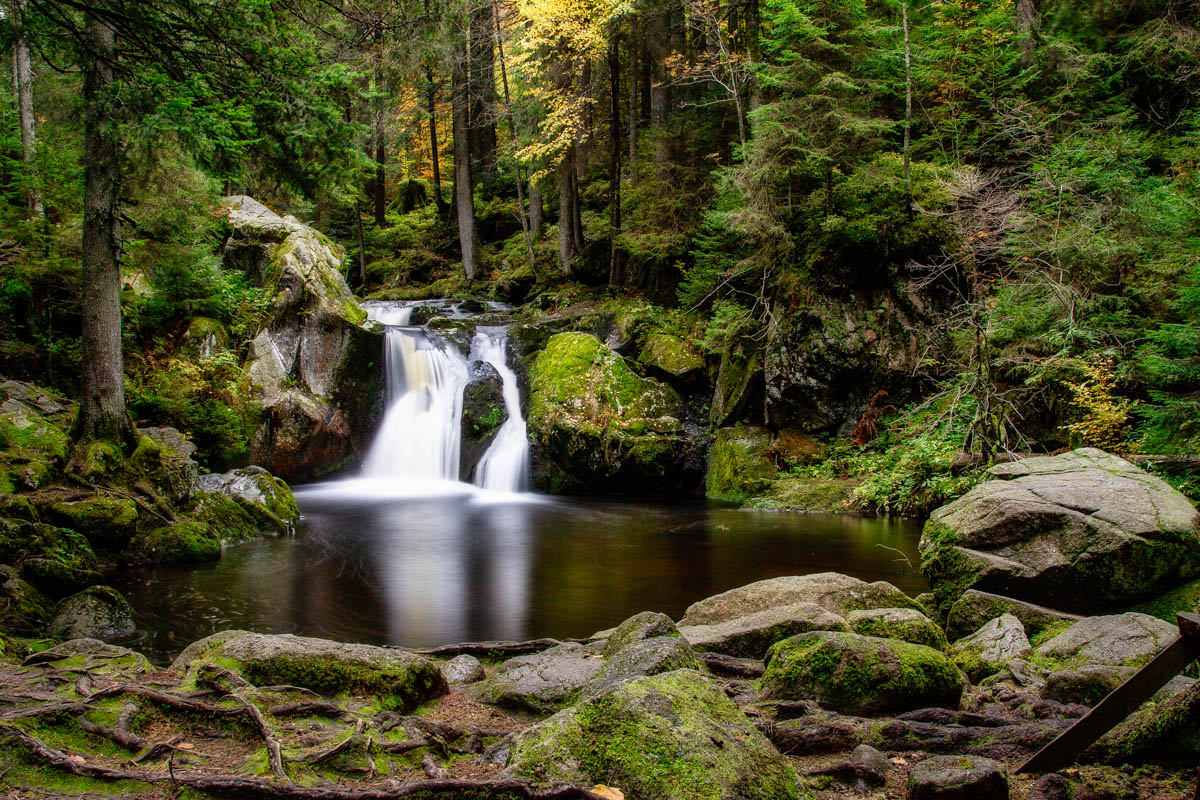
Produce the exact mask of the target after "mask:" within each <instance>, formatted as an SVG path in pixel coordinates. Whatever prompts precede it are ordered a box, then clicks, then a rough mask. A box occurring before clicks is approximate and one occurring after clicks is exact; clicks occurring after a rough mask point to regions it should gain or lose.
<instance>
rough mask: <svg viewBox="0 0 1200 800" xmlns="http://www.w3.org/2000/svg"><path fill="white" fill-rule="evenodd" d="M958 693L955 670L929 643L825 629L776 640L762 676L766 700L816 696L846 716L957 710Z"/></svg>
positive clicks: (824, 704) (809, 698) (821, 702)
mask: <svg viewBox="0 0 1200 800" xmlns="http://www.w3.org/2000/svg"><path fill="white" fill-rule="evenodd" d="M962 691H963V683H962V677H961V675H960V674H959V671H958V669H957V668H955V666H954V664H953V663H952V662H951V661H950V659H949V658H948V657H947V656H946V655H945V654H943V653H941V652H939V651H937V650H934V649H933V648H932V647H925V646H924V645H919V644H910V643H908V642H900V641H896V640H894V639H877V638H875V637H871V636H859V635H858V634H854V633H836V632H827V631H818V632H813V633H805V634H801V635H799V636H793V637H792V638H790V639H784V640H783V641H782V642H779V643H778V644H776V645H775V646H774V647H772V648H771V650H770V652H769V653H767V660H766V671H765V672H764V673H763V677H762V694H763V696H764V697H765V698H769V699H779V700H816V701H817V702H818V703H820V704H821V705H822V706H823V707H825V708H829V709H832V710H834V711H838V712H841V713H849V714H880V713H885V712H900V711H908V710H911V709H914V708H924V707H927V706H948V707H953V708H957V707H958V701H959V698H960V697H961V696H962Z"/></svg>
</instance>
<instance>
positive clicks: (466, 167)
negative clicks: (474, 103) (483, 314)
mask: <svg viewBox="0 0 1200 800" xmlns="http://www.w3.org/2000/svg"><path fill="white" fill-rule="evenodd" d="M465 55H466V54H465V53H462V54H460V57H459V58H456V59H455V63H454V67H453V68H452V75H451V84H452V85H451V98H452V101H451V104H450V105H451V116H452V118H453V123H454V125H453V127H454V205H455V209H456V212H457V216H458V241H459V244H460V245H461V246H462V262H463V271H464V272H465V273H466V275H467V280H468V281H472V280H475V267H476V264H477V262H478V260H479V259H478V256H479V251H478V243H477V242H476V239H475V197H474V189H475V187H474V181H473V177H472V172H471V145H470V138H469V137H470V127H469V124H468V115H469V114H470V108H469V101H468V98H467V94H468V87H467V74H466V58H465Z"/></svg>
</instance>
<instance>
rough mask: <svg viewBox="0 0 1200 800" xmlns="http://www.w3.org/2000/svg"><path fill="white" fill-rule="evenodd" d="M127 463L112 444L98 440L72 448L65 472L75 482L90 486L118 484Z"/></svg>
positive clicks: (117, 448) (122, 479)
mask: <svg viewBox="0 0 1200 800" xmlns="http://www.w3.org/2000/svg"><path fill="white" fill-rule="evenodd" d="M127 466H128V462H127V461H126V460H125V456H124V455H123V454H122V453H121V448H120V447H118V446H117V445H116V444H115V443H114V442H108V441H104V440H103V439H98V440H96V441H92V442H82V443H80V444H77V445H76V446H75V447H74V448H72V450H71V453H70V458H69V460H68V461H67V466H66V471H67V473H68V474H69V475H70V476H71V477H72V478H75V479H76V480H79V481H81V482H83V483H92V484H119V483H123V482H124V479H125V477H126V476H125V469H126V467H127Z"/></svg>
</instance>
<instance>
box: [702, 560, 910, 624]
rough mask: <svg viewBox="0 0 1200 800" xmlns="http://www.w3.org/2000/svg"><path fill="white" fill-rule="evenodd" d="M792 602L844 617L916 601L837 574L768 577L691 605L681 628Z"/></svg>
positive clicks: (878, 585)
mask: <svg viewBox="0 0 1200 800" xmlns="http://www.w3.org/2000/svg"><path fill="white" fill-rule="evenodd" d="M796 603H814V604H816V605H818V606H820V607H821V608H824V609H825V610H826V611H831V612H833V613H834V614H839V615H844V614H848V613H850V612H851V611H857V610H859V609H864V608H912V609H916V610H917V611H920V610H921V609H920V608H919V607H918V606H917V604H916V602H915V601H914V600H913V599H912V598H910V597H909V596H908V595H906V594H904V592H902V591H900V590H899V589H897V588H896V587H895V586H893V585H892V584H890V583H887V582H886V581H877V582H875V583H867V582H866V581H863V580H859V579H858V578H853V577H851V576H849V575H842V574H841V573H838V572H820V573H816V574H813V575H788V576H784V577H780V578H768V579H767V580H764V581H757V582H756V583H751V584H748V585H746V586H740V587H738V588H736V589H730V590H729V591H727V592H722V593H721V594H718V595H714V596H712V597H709V598H706V599H704V600H701V601H699V602H697V603H693V604H692V605H691V606H689V607H688V609H687V612H686V613H685V614H684V616H683V619H681V620H680V621H679V624H680V626H681V627H688V626H694V625H715V624H718V623H721V622H728V621H729V620H733V619H737V618H738V617H746V616H749V615H751V614H756V613H758V612H760V611H766V610H767V609H769V608H776V607H778V606H790V605H795V604H796Z"/></svg>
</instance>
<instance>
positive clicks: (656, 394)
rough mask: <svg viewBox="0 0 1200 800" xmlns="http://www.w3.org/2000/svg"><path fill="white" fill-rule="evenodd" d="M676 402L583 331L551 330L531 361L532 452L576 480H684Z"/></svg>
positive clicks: (659, 485)
mask: <svg viewBox="0 0 1200 800" xmlns="http://www.w3.org/2000/svg"><path fill="white" fill-rule="evenodd" d="M682 410H683V409H682V401H681V400H680V398H679V396H678V395H677V394H676V393H675V391H674V390H673V389H671V388H670V387H669V386H667V385H665V384H662V383H659V382H658V381H655V380H651V379H648V378H642V377H639V376H638V375H637V374H636V373H635V372H634V371H633V370H632V369H631V368H630V367H629V365H628V364H627V363H626V362H625V360H624V359H623V358H622V357H621V356H619V355H617V354H616V353H614V352H613V351H612V350H610V349H609V348H608V347H606V346H605V345H604V344H603V343H601V342H600V340H598V339H596V337H594V336H592V335H590V334H587V333H579V332H572V333H560V334H557V335H555V336H553V337H551V338H550V340H549V342H548V343H547V345H546V349H545V350H543V351H542V352H540V353H539V354H538V356H537V358H536V359H535V360H534V362H533V366H532V369H531V374H530V395H529V413H528V422H529V432H530V435H531V437H532V438H533V439H534V440H535V442H536V444H537V445H538V446H537V447H536V448H535V449H534V453H535V456H540V457H543V458H547V459H549V460H550V461H552V462H553V463H554V464H555V465H556V466H557V467H558V468H559V470H560V471H561V473H562V474H563V475H566V476H569V478H570V479H571V480H572V481H573V482H574V483H575V485H576V486H587V487H589V488H591V489H624V490H632V491H653V490H656V489H667V488H671V487H677V486H679V485H680V484H683V483H686V482H688V481H689V479H690V477H689V476H688V475H686V474H685V471H684V470H685V466H684V459H685V451H686V447H687V441H686V437H685V435H684V429H683V423H682V422H681V421H680V416H681V414H682ZM539 472H540V471H539V470H537V469H536V468H535V470H534V473H535V475H536V474H539ZM539 488H541V487H539Z"/></svg>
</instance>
